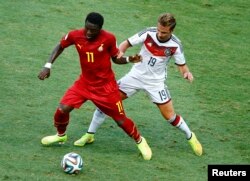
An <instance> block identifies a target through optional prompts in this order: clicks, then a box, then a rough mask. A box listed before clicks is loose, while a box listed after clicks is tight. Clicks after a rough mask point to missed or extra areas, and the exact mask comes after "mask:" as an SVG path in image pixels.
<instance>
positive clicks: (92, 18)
mask: <svg viewBox="0 0 250 181" xmlns="http://www.w3.org/2000/svg"><path fill="white" fill-rule="evenodd" d="M87 21H88V22H90V23H92V24H95V25H98V26H99V27H100V29H101V28H102V25H103V23H104V18H103V16H102V15H101V14H100V13H96V12H91V13H89V14H88V15H87V17H86V19H85V23H86V22H87Z"/></svg>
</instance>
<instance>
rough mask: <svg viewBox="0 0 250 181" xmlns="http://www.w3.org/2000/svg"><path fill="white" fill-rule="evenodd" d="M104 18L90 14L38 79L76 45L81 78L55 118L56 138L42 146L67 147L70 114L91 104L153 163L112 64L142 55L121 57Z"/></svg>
mask: <svg viewBox="0 0 250 181" xmlns="http://www.w3.org/2000/svg"><path fill="white" fill-rule="evenodd" d="M103 23H104V18H103V16H102V15H101V14H99V13H96V12H91V13H89V14H88V15H87V17H86V19H85V27H84V28H82V29H78V30H72V31H70V32H69V33H68V34H67V35H65V36H64V37H63V38H62V39H61V41H60V43H59V44H58V45H56V47H55V48H54V50H53V52H52V54H51V56H50V58H49V60H48V62H47V63H46V64H45V66H44V68H43V69H42V71H41V72H40V73H39V75H38V78H39V79H40V80H45V79H46V78H49V76H50V69H51V66H52V64H53V63H54V61H55V60H56V59H57V57H58V56H59V55H60V54H61V53H62V52H63V51H64V49H65V48H67V47H69V46H70V45H74V46H75V48H76V50H77V52H78V54H79V58H80V65H81V75H80V77H79V79H78V80H76V81H75V82H74V84H73V85H72V86H71V87H70V88H69V89H68V90H67V91H66V93H65V94H64V96H63V97H62V99H61V101H60V104H59V106H58V108H57V110H56V111H55V114H54V126H55V127H56V129H57V134H56V135H52V136H46V137H44V138H42V140H41V143H42V144H43V145H50V144H53V143H64V142H65V141H67V135H66V128H67V125H68V124H69V117H70V112H71V111H72V110H73V109H74V108H80V106H81V105H82V104H83V103H85V102H86V101H87V100H90V101H92V102H93V103H94V104H95V105H96V106H97V107H98V108H99V109H100V110H101V111H102V112H104V113H105V114H107V115H109V116H110V117H112V118H113V119H114V121H116V123H117V124H118V125H119V126H120V127H121V128H122V129H123V130H124V131H125V132H126V133H127V135H129V136H130V137H132V138H133V139H134V140H135V142H136V143H137V146H138V149H139V150H140V152H141V154H142V156H143V158H144V159H145V160H150V159H151V156H152V152H151V149H150V147H149V146H148V144H147V142H146V139H145V138H144V137H142V136H141V135H140V133H139V131H138V129H137V127H136V125H135V124H134V122H133V121H132V120H131V119H130V118H128V117H127V116H126V114H125V111H124V108H123V104H122V100H121V97H120V94H119V89H118V85H117V83H116V80H115V75H114V72H113V71H112V68H111V61H110V59H112V60H113V62H114V63H117V64H126V63H128V62H133V63H136V62H139V61H141V57H140V56H139V55H135V56H128V57H124V56H121V54H120V52H119V49H118V47H117V44H116V38H115V36H114V35H113V34H112V33H110V32H108V31H105V30H103V29H102V26H103Z"/></svg>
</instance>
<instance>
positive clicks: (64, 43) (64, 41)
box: [60, 32, 74, 48]
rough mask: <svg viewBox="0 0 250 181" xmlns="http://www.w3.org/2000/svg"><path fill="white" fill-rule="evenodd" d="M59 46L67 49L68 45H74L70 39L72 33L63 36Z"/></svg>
mask: <svg viewBox="0 0 250 181" xmlns="http://www.w3.org/2000/svg"><path fill="white" fill-rule="evenodd" d="M60 44H61V46H62V47H63V48H67V47H68V46H70V45H73V44H74V41H73V38H72V32H69V33H68V34H66V35H65V36H63V37H62V39H61V42H60Z"/></svg>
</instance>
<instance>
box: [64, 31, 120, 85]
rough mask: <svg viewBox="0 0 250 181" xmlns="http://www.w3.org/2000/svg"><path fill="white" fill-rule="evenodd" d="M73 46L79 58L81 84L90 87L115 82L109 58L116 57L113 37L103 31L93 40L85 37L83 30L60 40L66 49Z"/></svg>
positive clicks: (71, 33) (116, 50)
mask: <svg viewBox="0 0 250 181" xmlns="http://www.w3.org/2000/svg"><path fill="white" fill-rule="evenodd" d="M73 44H74V45H75V47H76V49H77V52H78V54H79V57H80V65H81V70H82V74H81V76H80V77H81V78H80V79H81V82H82V83H84V84H87V85H90V86H101V85H104V84H106V83H107V82H109V81H111V80H115V75H114V72H113V71H112V65H111V61H110V58H111V57H114V56H116V55H118V52H119V49H118V47H117V43H116V38H115V36H114V35H113V34H112V33H110V32H107V31H105V30H101V32H100V34H99V35H98V36H97V37H96V38H95V39H93V40H89V39H87V38H86V36H85V29H79V30H73V31H70V32H69V33H68V34H67V35H65V36H64V37H63V38H62V40H61V46H62V47H63V48H66V47H68V46H70V45H73Z"/></svg>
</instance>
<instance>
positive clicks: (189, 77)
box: [178, 65, 194, 82]
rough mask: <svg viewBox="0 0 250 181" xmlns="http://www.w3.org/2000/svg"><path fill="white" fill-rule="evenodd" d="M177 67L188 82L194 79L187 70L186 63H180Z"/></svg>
mask: <svg viewBox="0 0 250 181" xmlns="http://www.w3.org/2000/svg"><path fill="white" fill-rule="evenodd" d="M178 68H179V71H180V72H181V74H182V76H183V78H184V79H187V80H188V81H189V82H193V80H194V77H193V74H192V73H191V72H190V71H189V68H188V66H187V65H181V66H178Z"/></svg>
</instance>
